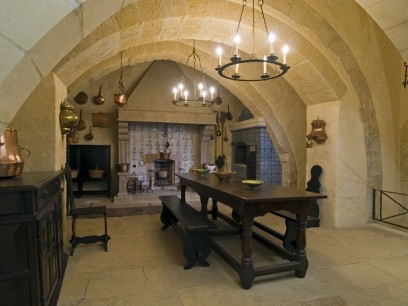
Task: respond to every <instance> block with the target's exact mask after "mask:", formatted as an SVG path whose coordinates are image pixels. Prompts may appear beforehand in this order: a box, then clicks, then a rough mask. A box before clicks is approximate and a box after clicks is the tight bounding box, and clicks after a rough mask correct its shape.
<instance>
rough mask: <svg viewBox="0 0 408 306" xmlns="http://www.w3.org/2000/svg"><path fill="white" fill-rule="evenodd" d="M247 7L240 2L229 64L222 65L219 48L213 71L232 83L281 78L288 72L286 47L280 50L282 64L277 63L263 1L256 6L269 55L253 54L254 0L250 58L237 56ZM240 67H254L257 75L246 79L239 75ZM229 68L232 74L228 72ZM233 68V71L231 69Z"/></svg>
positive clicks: (245, 3)
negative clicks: (263, 28)
mask: <svg viewBox="0 0 408 306" xmlns="http://www.w3.org/2000/svg"><path fill="white" fill-rule="evenodd" d="M246 5H247V1H246V0H243V1H242V9H241V14H240V17H239V21H238V27H237V31H236V33H235V37H234V43H233V51H232V56H231V58H230V62H228V63H226V64H222V52H223V51H222V49H221V47H218V48H217V57H218V66H217V68H215V70H217V71H218V74H219V75H220V76H222V77H223V78H226V79H230V80H234V81H251V82H252V81H267V80H272V79H275V78H278V77H281V76H283V75H284V74H285V73H286V72H288V70H289V68H290V67H289V66H288V65H287V64H286V54H287V52H288V50H289V48H288V46H287V45H285V46H283V48H282V62H279V61H278V59H279V58H278V56H277V55H275V48H274V41H275V39H276V37H275V35H274V34H273V33H272V32H271V33H269V31H268V27H267V25H266V20H265V15H264V11H263V5H264V1H263V0H258V6H259V8H260V10H261V13H262V19H263V23H264V25H265V31H266V38H267V40H266V41H269V53H270V54H269V55H265V56H264V57H263V58H257V56H256V54H255V0H252V54H251V57H250V58H248V59H243V58H241V57H240V54H239V48H238V46H239V43H240V41H241V38H240V36H239V28H240V25H241V20H242V15H243V13H244V9H245V7H246ZM240 65H241V66H244V65H245V66H248V65H255V68H254V69H255V70H256V69H258V71H259V74H256V75H253V74H252V75H249V76H248V77H247V78H245V77H244V76H242V75H240V74H239V67H240ZM229 67H231V70H233V73H232V74H231V71H229V70H228V68H229ZM232 68H233V69H232Z"/></svg>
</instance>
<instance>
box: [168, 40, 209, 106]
mask: <svg viewBox="0 0 408 306" xmlns="http://www.w3.org/2000/svg"><path fill="white" fill-rule="evenodd" d="M190 59H191V60H192V61H193V68H194V70H193V74H194V76H193V86H194V88H193V92H192V94H191V91H188V90H187V86H186V82H185V72H183V75H182V76H181V79H180V83H179V84H178V85H177V87H174V88H173V100H172V102H173V104H174V105H176V106H184V107H204V106H211V105H213V104H214V103H215V102H216V101H215V100H216V99H215V98H214V93H215V88H214V87H210V88H209V90H208V89H207V83H206V81H205V76H204V72H203V68H202V66H201V60H200V56H199V55H198V54H197V52H196V50H195V41H194V44H193V51H192V53H191V54H190V55H189V56H188V58H187V62H186V64H185V67H186V69H187V66H188V63H189V61H190ZM196 65H198V66H199V68H200V73H201V77H200V78H199V79H198V81H197V76H196V73H197V70H196Z"/></svg>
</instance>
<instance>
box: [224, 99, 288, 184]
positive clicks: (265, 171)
mask: <svg viewBox="0 0 408 306" xmlns="http://www.w3.org/2000/svg"><path fill="white" fill-rule="evenodd" d="M252 118H253V115H252V114H251V112H250V111H249V110H248V109H247V108H246V107H244V108H243V109H242V111H241V114H240V116H239V119H238V121H244V120H248V119H252ZM231 138H232V139H231V140H232V142H233V143H237V142H244V143H245V144H246V145H247V146H250V145H255V146H256V147H257V162H256V176H257V179H260V180H263V181H265V182H267V183H270V184H274V185H281V184H282V165H281V162H280V159H279V155H278V154H277V153H276V150H275V147H274V145H273V143H272V140H271V139H270V138H269V135H268V133H267V132H266V128H265V127H256V128H250V129H245V130H239V131H234V132H233V133H232V136H231ZM232 156H235V148H234V147H233V148H232ZM232 170H233V171H237V170H235V169H234V168H233V169H232Z"/></svg>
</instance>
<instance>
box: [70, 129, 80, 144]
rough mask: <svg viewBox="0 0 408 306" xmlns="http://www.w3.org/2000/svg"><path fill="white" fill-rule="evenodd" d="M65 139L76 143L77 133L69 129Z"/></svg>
mask: <svg viewBox="0 0 408 306" xmlns="http://www.w3.org/2000/svg"><path fill="white" fill-rule="evenodd" d="M67 140H68V142H69V143H70V144H71V143H78V140H79V137H78V133H77V132H75V131H71V132H69V133H68V134H67Z"/></svg>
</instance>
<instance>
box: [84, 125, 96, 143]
mask: <svg viewBox="0 0 408 306" xmlns="http://www.w3.org/2000/svg"><path fill="white" fill-rule="evenodd" d="M84 137H85V140H92V139H93V138H94V134H93V133H92V125H91V126H90V127H89V133H88V134H86V135H85V136H84Z"/></svg>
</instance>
